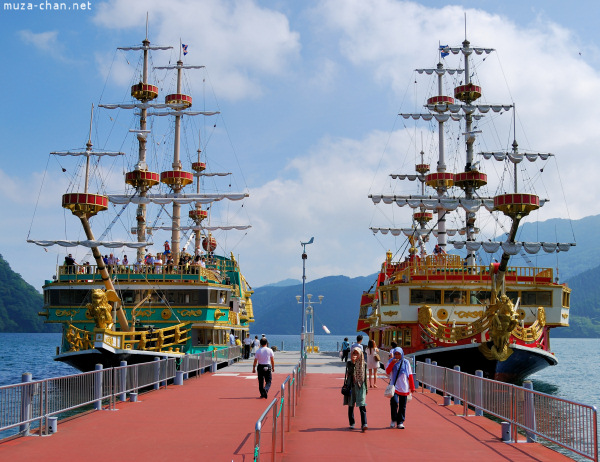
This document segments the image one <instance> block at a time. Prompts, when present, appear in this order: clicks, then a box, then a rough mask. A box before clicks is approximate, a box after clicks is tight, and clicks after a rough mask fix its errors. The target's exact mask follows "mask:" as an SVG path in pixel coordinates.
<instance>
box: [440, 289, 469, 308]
mask: <svg viewBox="0 0 600 462" xmlns="http://www.w3.org/2000/svg"><path fill="white" fill-rule="evenodd" d="M466 300H467V291H466V290H444V303H445V304H447V305H449V304H454V305H459V304H460V305H464V304H465V303H466Z"/></svg>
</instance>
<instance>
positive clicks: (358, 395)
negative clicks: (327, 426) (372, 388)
mask: <svg viewBox="0 0 600 462" xmlns="http://www.w3.org/2000/svg"><path fill="white" fill-rule="evenodd" d="M346 380H347V381H348V382H349V383H350V385H351V387H352V392H351V393H350V395H349V396H344V405H345V406H348V423H349V424H350V428H351V429H353V428H354V406H358V408H359V409H360V428H361V430H362V431H363V432H364V431H365V430H366V429H367V428H368V427H367V407H366V406H367V365H366V364H365V357H364V355H363V351H362V349H360V348H359V347H355V348H353V349H352V352H351V353H350V361H348V362H347V363H346Z"/></svg>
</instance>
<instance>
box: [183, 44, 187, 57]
mask: <svg viewBox="0 0 600 462" xmlns="http://www.w3.org/2000/svg"><path fill="white" fill-rule="evenodd" d="M187 48H188V46H187V45H184V44H183V43H182V44H181V49H182V50H183V56H185V55H187V54H188V51H187Z"/></svg>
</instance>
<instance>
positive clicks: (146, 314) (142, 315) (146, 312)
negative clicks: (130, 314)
mask: <svg viewBox="0 0 600 462" xmlns="http://www.w3.org/2000/svg"><path fill="white" fill-rule="evenodd" d="M154 313H156V310H152V309H147V310H140V311H136V313H135V316H136V317H137V318H149V317H150V316H152V315H153V314H154Z"/></svg>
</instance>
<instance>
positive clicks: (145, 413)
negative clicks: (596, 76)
mask: <svg viewBox="0 0 600 462" xmlns="http://www.w3.org/2000/svg"><path fill="white" fill-rule="evenodd" d="M298 360H299V353H298V352H296V353H293V352H277V353H276V356H275V365H276V369H275V370H276V372H277V373H276V374H274V375H273V384H272V388H271V393H270V396H269V401H267V400H264V399H259V398H258V386H257V380H256V375H253V374H251V371H252V362H251V361H250V360H245V361H241V362H239V363H236V364H235V365H233V366H231V367H227V368H224V369H221V370H219V371H217V372H216V373H214V374H211V373H207V374H204V375H201V376H200V377H198V378H191V379H189V380H187V381H185V382H184V385H183V386H174V385H169V386H168V388H166V389H161V390H159V391H155V392H151V393H146V394H142V395H140V396H139V401H138V402H137V403H130V402H124V403H120V404H118V405H117V410H116V411H109V410H104V411H96V412H90V413H87V414H85V415H82V416H80V417H76V418H72V419H71V420H68V421H60V422H59V425H58V432H57V433H56V434H54V435H51V436H49V437H41V438H40V437H37V436H31V437H22V438H16V439H13V440H9V441H6V442H3V443H0V459H2V460H12V461H20V460H61V461H64V460H76V459H80V458H81V459H85V460H87V461H88V462H94V461H105V460H179V461H192V460H193V461H196V460H218V461H229V460H232V461H236V462H238V461H244V462H248V461H252V460H253V453H254V451H253V444H254V425H255V422H256V420H257V419H258V417H259V416H260V415H261V414H262V413H263V411H264V410H265V409H266V407H267V405H268V403H269V402H270V400H271V399H273V398H274V397H276V396H277V395H278V392H279V390H280V387H281V384H282V383H283V381H284V380H285V378H286V377H287V375H288V373H290V372H291V370H292V368H293V367H294V366H295V365H296V364H297V362H298ZM380 372H382V371H380ZM343 376H344V368H343V363H342V362H341V361H340V360H339V359H338V358H337V356H336V357H334V356H332V355H328V354H327V353H320V354H310V355H309V358H308V374H307V376H306V380H305V383H304V387H303V388H302V391H301V395H300V398H299V402H298V406H297V408H296V416H295V417H293V418H292V420H291V431H290V432H289V433H288V432H285V452H284V453H283V454H282V453H280V452H279V448H280V443H279V442H278V444H277V452H276V459H277V460H283V461H301V460H302V461H305V460H319V461H327V460H332V461H333V460H336V461H337V460H362V461H381V460H391V457H395V458H398V457H402V458H403V459H404V460H423V459H425V460H433V459H439V460H445V461H464V460H467V459H468V460H506V461H508V460H510V461H542V460H543V461H567V460H571V459H570V458H568V457H566V456H564V455H562V454H559V453H557V452H555V451H553V450H551V449H549V448H547V447H545V446H543V445H541V444H538V443H524V444H520V443H518V444H506V443H503V442H502V441H501V439H500V435H501V431H500V425H499V424H498V423H496V422H493V421H491V420H489V419H487V418H485V417H474V416H470V417H467V418H465V417H461V416H460V414H461V412H462V407H459V406H448V407H444V406H442V397H440V396H438V395H435V394H431V393H428V392H425V393H421V392H420V391H419V392H417V393H415V397H414V399H413V400H412V401H411V402H409V404H408V408H407V418H406V422H405V424H406V429H405V430H398V429H391V428H389V421H390V411H389V404H388V403H389V401H388V399H387V398H384V396H383V390H384V388H385V382H384V380H381V379H382V378H383V375H382V374H380V380H378V386H379V388H377V389H370V390H369V393H368V395H367V419H368V424H369V429H368V431H366V432H365V433H361V432H360V430H349V429H348V423H347V415H346V413H347V410H346V407H344V406H343V405H342V395H341V394H340V388H341V384H342V381H343ZM355 414H356V418H357V420H358V421H360V419H359V416H358V410H356V411H355ZM392 438H393V439H392ZM271 449H272V448H271V417H270V415H269V417H267V419H266V421H265V423H264V424H263V435H262V449H261V459H262V460H270V459H271V455H272V454H271Z"/></svg>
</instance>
